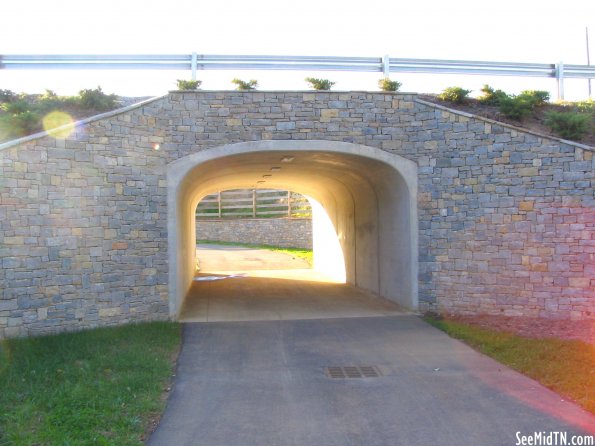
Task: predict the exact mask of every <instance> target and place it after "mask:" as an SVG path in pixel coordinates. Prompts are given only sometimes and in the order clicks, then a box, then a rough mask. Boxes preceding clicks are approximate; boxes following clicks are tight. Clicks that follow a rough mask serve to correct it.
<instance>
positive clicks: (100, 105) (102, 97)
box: [79, 87, 118, 111]
mask: <svg viewBox="0 0 595 446" xmlns="http://www.w3.org/2000/svg"><path fill="white" fill-rule="evenodd" d="M79 96H80V99H79V105H80V106H81V107H83V108H87V109H93V110H98V111H105V110H113V109H114V108H116V107H117V106H118V104H117V102H116V99H117V96H116V95H115V94H105V93H104V92H103V91H101V87H97V88H96V89H94V90H90V89H88V90H81V91H79Z"/></svg>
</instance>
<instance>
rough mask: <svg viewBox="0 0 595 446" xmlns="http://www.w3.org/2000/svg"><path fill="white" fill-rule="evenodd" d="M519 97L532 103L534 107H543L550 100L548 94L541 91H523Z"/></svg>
mask: <svg viewBox="0 0 595 446" xmlns="http://www.w3.org/2000/svg"><path fill="white" fill-rule="evenodd" d="M519 96H523V97H525V98H527V100H529V101H531V102H532V103H533V106H534V107H539V106H541V105H545V104H546V103H547V101H549V100H550V94H549V93H548V92H547V91H543V90H525V91H521V94H520V95H519Z"/></svg>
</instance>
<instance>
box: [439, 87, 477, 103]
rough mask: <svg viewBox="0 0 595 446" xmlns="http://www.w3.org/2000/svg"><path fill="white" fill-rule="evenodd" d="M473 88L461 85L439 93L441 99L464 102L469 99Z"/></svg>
mask: <svg viewBox="0 0 595 446" xmlns="http://www.w3.org/2000/svg"><path fill="white" fill-rule="evenodd" d="M469 93H471V90H464V89H463V88H461V87H448V88H445V89H444V90H443V91H442V93H440V94H439V95H438V99H440V100H441V101H448V102H454V103H455V104H462V103H463V102H465V99H467V96H468V95H469Z"/></svg>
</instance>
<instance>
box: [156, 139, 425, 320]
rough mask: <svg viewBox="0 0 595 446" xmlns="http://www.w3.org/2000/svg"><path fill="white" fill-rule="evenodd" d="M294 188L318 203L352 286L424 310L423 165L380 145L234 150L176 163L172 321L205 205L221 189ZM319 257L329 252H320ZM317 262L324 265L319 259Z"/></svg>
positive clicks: (265, 144)
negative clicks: (420, 258) (198, 213)
mask: <svg viewBox="0 0 595 446" xmlns="http://www.w3.org/2000/svg"><path fill="white" fill-rule="evenodd" d="M265 174H266V175H271V176H270V177H267V178H266V187H271V188H278V189H288V190H294V191H296V192H299V193H301V194H303V195H307V196H310V197H312V198H313V199H314V200H316V201H317V202H318V203H320V205H321V206H322V207H323V208H324V210H325V211H326V214H327V215H328V217H329V219H330V221H331V222H332V224H333V226H334V229H335V232H336V234H337V238H338V242H339V244H340V246H341V248H342V251H343V256H344V261H345V276H346V280H347V282H348V283H350V284H352V285H354V286H357V287H359V288H362V289H365V290H369V291H372V292H374V293H377V294H378V295H380V296H382V297H384V298H387V299H390V300H392V301H394V302H396V303H398V304H400V305H401V306H403V307H405V308H408V309H416V308H417V302H418V301H417V198H416V197H417V166H416V164H415V163H413V162H412V161H409V160H406V159H404V158H402V157H400V156H398V155H394V154H391V153H388V152H385V151H382V150H379V149H376V148H373V147H368V146H362V145H358V144H351V143H343V142H335V141H251V142H244V143H236V144H228V145H224V146H220V147H216V148H213V149H209V150H206V151H202V152H197V153H194V154H191V155H188V156H186V157H184V158H181V159H178V160H176V161H174V162H172V163H170V164H169V165H168V169H167V180H168V255H169V309H170V316H171V317H173V318H177V317H178V316H179V312H180V309H181V307H182V303H183V301H184V298H185V296H186V294H187V293H188V290H189V289H190V286H191V285H192V280H193V277H194V265H195V262H194V260H195V255H196V251H195V233H196V231H195V220H194V210H195V209H196V205H197V203H198V201H199V200H200V199H201V198H202V197H203V196H205V195H207V194H208V193H211V192H213V191H216V190H220V189H232V188H244V187H254V186H255V184H256V183H257V181H259V180H261V179H262V177H263V175H265ZM317 248H319V247H317V242H316V237H315V240H314V251H315V253H316V252H317V251H318V252H323V250H321V249H317ZM315 255H316V254H315ZM315 261H316V260H315Z"/></svg>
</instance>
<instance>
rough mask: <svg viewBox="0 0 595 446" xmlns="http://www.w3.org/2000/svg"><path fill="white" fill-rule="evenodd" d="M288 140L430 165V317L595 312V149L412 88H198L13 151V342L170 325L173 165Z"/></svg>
mask: <svg viewBox="0 0 595 446" xmlns="http://www.w3.org/2000/svg"><path fill="white" fill-rule="evenodd" d="M275 139H294V140H306V139H307V140H330V141H343V142H351V143H357V144H363V145H367V146H371V147H375V148H378V149H382V150H386V151H388V152H392V153H395V154H398V155H400V156H402V157H405V158H407V159H409V160H412V161H414V162H415V163H417V165H418V167H419V178H418V181H419V183H418V189H419V196H418V207H419V229H420V230H419V269H420V274H419V299H420V309H421V310H427V309H434V310H439V311H447V312H453V313H464V314H465V313H489V314H505V315H517V314H523V315H527V316H542V317H553V318H566V319H570V318H574V319H581V318H582V319H593V318H595V291H594V290H595V237H594V236H593V234H594V226H595V199H594V193H593V181H594V174H593V172H594V165H595V161H594V160H593V148H589V147H585V146H581V145H578V144H573V143H569V142H564V141H561V140H557V139H554V138H546V137H541V136H538V135H534V134H531V133H529V132H525V131H522V130H520V129H515V128H512V127H509V126H506V125H503V124H499V123H495V122H492V121H489V120H485V119H481V118H477V117H473V116H471V115H468V114H465V113H461V112H456V111H452V110H448V109H445V108H443V107H440V106H436V105H434V104H430V103H426V102H424V101H422V100H420V99H418V98H417V97H416V96H415V95H411V94H400V93H366V92H317V93H315V92H292V91H289V92H208V91H199V92H173V93H170V94H169V95H168V96H166V97H164V98H161V99H158V100H155V101H151V102H149V103H146V104H144V105H143V106H140V107H132V108H130V109H128V110H125V111H120V112H117V113H111V114H106V115H104V116H102V117H100V118H99V119H94V120H88V121H86V122H84V123H82V124H81V125H79V126H78V127H77V129H76V131H75V132H74V133H73V134H72V135H71V136H69V137H68V138H66V139H65V140H62V139H56V138H53V137H52V136H49V135H46V136H41V137H33V138H26V139H25V140H22V141H20V142H18V143H16V144H14V143H8V144H4V145H0V262H1V266H2V268H1V269H0V284H1V285H0V288H1V290H2V291H1V293H2V294H1V296H0V297H1V299H0V336H17V335H28V334H38V333H47V332H55V331H63V330H72V329H79V328H81V327H92V326H97V325H108V324H119V323H125V322H128V321H139V320H148V319H163V318H166V317H167V315H168V310H167V306H168V302H167V301H168V293H167V289H168V288H167V287H168V276H167V275H168V269H167V227H166V226H167V225H166V223H165V222H166V221H167V194H166V187H167V181H166V178H165V171H166V165H167V164H168V163H169V162H171V161H173V160H176V159H179V158H180V157H182V156H185V155H188V154H191V153H194V152H196V151H201V150H209V149H210V148H213V147H218V146H221V145H223V144H229V143H234V142H243V141H256V140H275Z"/></svg>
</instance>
